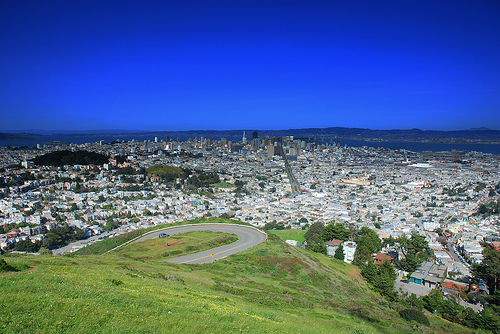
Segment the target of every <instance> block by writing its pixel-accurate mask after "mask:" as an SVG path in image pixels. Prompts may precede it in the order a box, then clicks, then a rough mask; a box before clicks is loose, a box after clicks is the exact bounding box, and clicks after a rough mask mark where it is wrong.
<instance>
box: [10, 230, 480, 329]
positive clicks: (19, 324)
mask: <svg viewBox="0 0 500 334" xmlns="http://www.w3.org/2000/svg"><path fill="white" fill-rule="evenodd" d="M127 247H129V246H125V247H124V249H125V248H127ZM129 255H130V254H129ZM5 259H6V261H7V263H8V265H11V266H14V267H16V268H27V267H28V266H29V267H32V268H37V269H36V270H32V271H24V272H20V273H14V274H10V275H6V274H3V275H4V276H2V277H0V290H1V291H2V298H0V328H1V331H2V332H4V333H93V332H99V333H358V334H361V333H411V332H414V331H419V332H427V333H445V332H453V333H470V331H468V330H466V329H464V328H462V327H460V326H456V325H454V324H451V323H449V322H445V321H443V320H440V319H438V318H436V317H431V318H430V320H431V327H422V326H420V327H418V326H417V325H416V324H410V323H408V322H406V321H405V320H403V319H401V318H400V317H399V315H398V313H397V311H398V309H397V308H394V309H393V308H391V305H390V304H389V303H388V302H387V301H385V300H384V299H383V298H382V297H380V296H378V295H377V294H375V293H373V292H372V291H371V290H370V289H369V287H368V286H367V285H366V283H365V282H364V281H363V280H362V279H361V277H360V276H359V271H358V270H357V269H356V267H354V266H352V265H349V264H345V263H343V262H340V261H332V260H331V259H329V258H327V257H325V256H323V255H320V254H315V253H310V252H308V251H305V250H302V249H299V248H296V247H291V246H288V245H286V244H285V243H284V242H283V241H281V240H280V239H279V238H278V237H277V236H275V235H273V234H270V235H269V240H268V241H267V242H265V243H263V244H261V245H259V246H257V247H254V248H252V249H250V250H248V251H245V252H243V253H240V254H237V255H233V256H230V257H228V258H226V259H223V260H219V261H217V262H215V263H211V264H203V265H185V264H173V263H166V262H160V261H156V260H155V261H146V260H144V259H134V258H132V257H130V256H124V255H122V254H120V253H118V252H116V253H115V252H112V253H108V254H105V255H69V256H63V257H53V256H17V255H16V256H9V257H6V258H5ZM24 270H26V269H24ZM417 327H418V328H417Z"/></svg>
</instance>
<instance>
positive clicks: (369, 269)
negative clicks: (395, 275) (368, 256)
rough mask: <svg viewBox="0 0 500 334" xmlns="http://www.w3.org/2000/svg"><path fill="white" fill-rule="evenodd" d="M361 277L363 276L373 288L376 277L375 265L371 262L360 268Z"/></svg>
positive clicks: (376, 269)
mask: <svg viewBox="0 0 500 334" xmlns="http://www.w3.org/2000/svg"><path fill="white" fill-rule="evenodd" d="M361 275H363V277H364V278H365V279H366V281H367V282H368V283H370V284H371V285H372V286H374V287H375V286H376V283H377V277H378V268H377V265H376V264H375V263H373V262H372V261H370V262H368V263H367V264H366V265H364V266H363V267H362V268H361Z"/></svg>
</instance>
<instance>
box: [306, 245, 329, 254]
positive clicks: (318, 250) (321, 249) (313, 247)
mask: <svg viewBox="0 0 500 334" xmlns="http://www.w3.org/2000/svg"><path fill="white" fill-rule="evenodd" d="M306 249H309V250H312V251H313V252H316V253H321V254H325V255H326V246H325V245H324V244H321V243H317V244H307V246H306Z"/></svg>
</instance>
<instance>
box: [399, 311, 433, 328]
mask: <svg viewBox="0 0 500 334" xmlns="http://www.w3.org/2000/svg"><path fill="white" fill-rule="evenodd" d="M399 315H400V316H401V318H403V319H405V320H407V321H412V320H415V321H416V322H418V323H420V324H422V325H426V326H429V325H430V323H429V319H427V317H426V316H425V314H424V313H422V311H419V310H415V309H413V308H407V309H404V310H401V311H399Z"/></svg>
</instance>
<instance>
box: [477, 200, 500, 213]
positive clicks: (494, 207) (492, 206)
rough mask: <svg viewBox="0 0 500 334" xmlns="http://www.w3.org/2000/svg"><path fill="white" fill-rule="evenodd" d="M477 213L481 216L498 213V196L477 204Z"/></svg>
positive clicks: (499, 207)
mask: <svg viewBox="0 0 500 334" xmlns="http://www.w3.org/2000/svg"><path fill="white" fill-rule="evenodd" d="M477 213H478V214H480V215H483V216H489V215H498V214H500V198H499V199H497V200H496V201H491V202H489V203H483V204H481V205H479V207H478V209H477Z"/></svg>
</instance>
